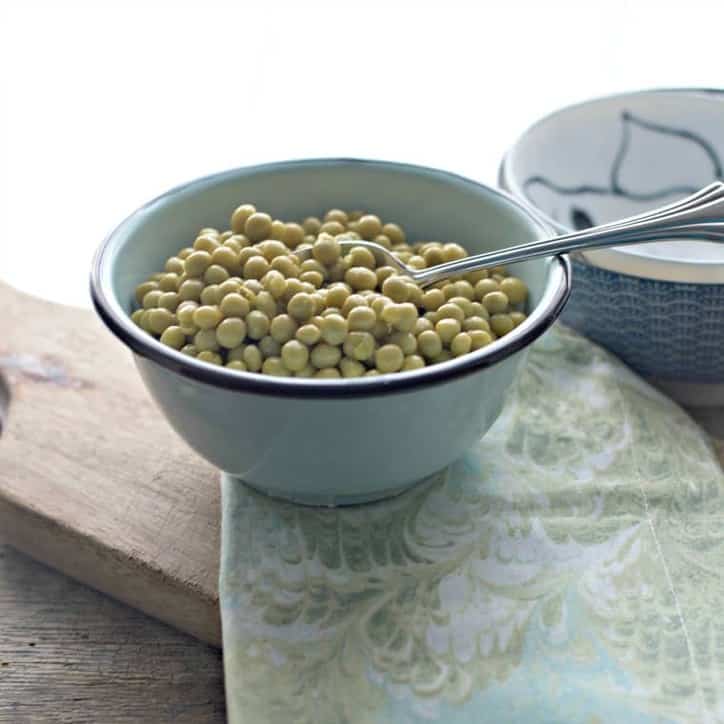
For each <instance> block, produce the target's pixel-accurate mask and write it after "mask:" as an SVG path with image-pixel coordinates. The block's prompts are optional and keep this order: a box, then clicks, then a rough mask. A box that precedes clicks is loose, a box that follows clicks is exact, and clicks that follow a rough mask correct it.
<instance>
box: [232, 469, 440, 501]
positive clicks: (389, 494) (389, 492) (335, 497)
mask: <svg viewBox="0 0 724 724" xmlns="http://www.w3.org/2000/svg"><path fill="white" fill-rule="evenodd" d="M445 470H447V468H445ZM442 472H444V471H438V472H437V473H434V474H433V475H430V476H428V477H426V478H423V479H421V480H414V481H412V482H411V483H406V484H405V485H398V486H394V487H391V488H385V489H382V490H375V491H374V492H372V493H362V494H351V495H344V494H343V495H340V494H335V493H313V492H310V493H290V492H287V491H286V490H279V489H277V488H272V487H260V486H258V485H255V484H253V483H249V482H248V481H246V480H243V479H242V478H239V477H237V476H235V475H230V474H229V473H224V472H222V473H221V475H222V477H223V478H225V479H227V480H232V481H234V482H236V483H240V484H242V485H245V486H246V487H247V488H250V489H251V490H253V491H254V492H256V493H260V494H261V495H266V496H267V497H269V498H274V499H276V500H282V501H285V502H288V503H296V504H298V505H307V506H313V507H324V508H336V507H339V506H346V505H361V504H364V503H374V502H376V501H380V500H385V499H387V498H394V497H396V496H398V495H400V494H402V493H404V492H405V491H406V490H410V488H413V487H415V486H416V485H418V484H420V483H423V482H425V481H426V480H430V479H431V478H433V477H435V476H437V475H440V474H441V473H442Z"/></svg>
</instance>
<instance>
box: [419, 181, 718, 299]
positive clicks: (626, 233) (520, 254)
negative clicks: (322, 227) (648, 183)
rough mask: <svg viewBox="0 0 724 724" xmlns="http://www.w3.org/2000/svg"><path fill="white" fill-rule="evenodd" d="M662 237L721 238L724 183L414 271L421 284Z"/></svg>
mask: <svg viewBox="0 0 724 724" xmlns="http://www.w3.org/2000/svg"><path fill="white" fill-rule="evenodd" d="M662 237H665V238H669V239H671V238H676V239H681V238H689V239H704V240H706V241H724V183H721V182H716V183H713V184H710V185H709V186H707V187H705V188H703V189H702V190H701V191H698V192H697V193H695V194H693V195H691V196H689V197H687V198H685V199H682V200H681V201H679V202H676V203H673V204H669V205H668V206H664V207H660V208H658V209H654V210H653V211H650V212H647V213H644V214H639V215H637V216H632V217H630V218H628V219H623V220H621V221H616V222H612V223H610V224H602V225H600V226H594V227H592V228H590V229H584V230H583V231H576V232H573V233H570V234H564V235H562V236H556V237H553V238H551V239H543V240H539V241H532V242H527V243H525V244H519V245H517V246H513V247H509V248H508V249H501V250H498V251H492V252H487V253H485V254H477V255H475V256H468V257H465V258H464V259H458V260H456V261H451V262H447V263H446V264H440V265H438V266H435V267H431V268H430V269H425V270H422V271H421V272H419V273H417V274H415V278H416V281H418V283H420V284H423V285H429V284H434V283H435V282H438V281H442V280H444V279H447V278H448V277H451V276H458V275H461V274H465V273H466V272H471V271H476V270H478V269H482V268H486V267H493V266H500V265H502V264H512V263H515V262H516V261H522V260H523V259H533V258H536V257H541V256H551V255H554V254H566V253H568V252H572V251H585V250H588V249H599V248H602V247H608V246H625V245H628V244H642V243H648V242H652V241H657V240H660V239H661V238H662Z"/></svg>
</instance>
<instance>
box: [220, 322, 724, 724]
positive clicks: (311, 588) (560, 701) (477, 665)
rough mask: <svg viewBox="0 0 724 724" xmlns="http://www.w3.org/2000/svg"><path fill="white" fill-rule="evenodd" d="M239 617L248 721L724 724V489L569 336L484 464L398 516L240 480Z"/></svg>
mask: <svg viewBox="0 0 724 724" xmlns="http://www.w3.org/2000/svg"><path fill="white" fill-rule="evenodd" d="M431 424H439V422H438V423H435V422H434V421H431ZM221 611H222V617H223V627H224V664H225V671H226V692H227V702H228V710H229V718H230V721H231V722H232V724H240V723H242V722H243V723H245V724H246V723H247V722H248V723H250V724H261V723H264V722H280V723H282V722H283V723H284V724H292V723H293V724H304V723H309V724H328V723H337V722H339V723H340V724H341V723H342V722H345V723H348V724H372V723H373V722H374V723H375V724H377V723H382V722H393V723H394V724H407V723H412V722H415V723H417V722H444V723H445V724H463V723H468V722H469V723H473V722H474V723H475V724H479V723H480V722H495V724H505V723H506V722H555V723H556V724H563V723H566V724H567V723H569V722H570V723H573V722H576V723H578V722H580V723H582V724H583V723H585V724H595V723H598V722H616V723H625V722H635V723H637V724H638V723H643V722H692V723H696V724H700V723H704V722H724V475H723V474H722V472H721V470H720V468H719V466H718V463H717V462H716V459H715V457H714V455H713V452H712V450H711V448H710V446H709V443H708V441H707V438H706V436H705V435H704V434H703V433H702V432H701V431H700V430H699V429H698V427H697V426H696V425H694V423H693V422H691V421H690V419H689V418H688V417H687V416H686V415H685V414H684V413H683V412H682V411H681V410H680V409H679V408H678V407H677V406H675V405H674V404H673V403H672V402H670V401H669V400H667V399H666V398H664V397H663V396H661V395H660V394H659V393H657V392H656V391H654V390H653V389H651V388H650V387H649V386H647V385H645V384H644V383H643V382H641V380H640V379H639V378H637V377H636V376H635V375H633V374H632V373H631V372H629V371H628V370H627V369H626V368H624V367H623V366H622V365H621V364H620V363H619V362H618V361H616V360H615V359H614V358H612V357H611V356H610V355H608V354H607V353H605V352H604V351H602V350H601V349H600V348H598V347H596V346H594V345H593V344H592V343H590V342H588V341H586V340H584V339H583V338H581V337H579V336H577V335H576V334H574V333H573V332H571V331H568V330H566V329H565V328H561V327H559V328H557V329H554V330H553V331H552V332H550V333H549V334H548V335H546V336H545V338H544V339H542V340H540V341H539V342H538V343H537V344H536V345H535V346H534V348H533V349H532V350H531V353H530V356H529V362H528V364H527V366H526V368H525V371H524V372H523V373H522V375H521V376H520V379H519V381H518V384H517V386H516V388H515V389H514V390H513V391H512V392H511V395H510V397H509V399H508V403H507V406H506V409H505V411H504V414H503V415H502V417H501V418H500V419H499V421H498V422H497V423H496V424H495V426H494V427H493V428H492V429H491V430H490V432H489V433H488V434H487V435H486V436H485V438H484V439H483V440H482V441H481V442H480V444H479V445H478V447H477V448H476V449H474V450H471V451H470V453H469V454H468V455H467V457H466V458H464V459H463V460H460V461H459V462H458V463H457V464H455V465H454V466H453V467H452V468H451V469H450V470H449V471H448V472H447V474H445V475H444V476H437V477H435V478H433V479H430V480H427V481H425V482H423V483H421V484H419V485H418V486H416V487H415V488H414V489H412V490H410V491H409V492H407V493H406V494H404V495H402V496H400V497H398V498H395V499H393V500H388V501H385V502H382V503H377V504H372V505H367V506H359V507H354V508H343V509H313V508H303V507H298V506H295V505H292V504H286V503H280V502H277V501H273V500H270V499H268V498H266V497H263V496H260V495H258V494H256V493H253V492H251V491H249V490H248V489H246V488H245V487H244V486H242V485H239V484H235V483H234V482H233V481H230V480H224V481H223V541H222V573H221Z"/></svg>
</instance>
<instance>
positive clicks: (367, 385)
mask: <svg viewBox="0 0 724 724" xmlns="http://www.w3.org/2000/svg"><path fill="white" fill-rule="evenodd" d="M350 163H353V164H358V165H368V166H379V167H382V168H394V169H398V170H409V171H415V172H418V173H420V172H421V173H424V174H427V175H429V176H433V177H434V176H437V177H439V178H442V179H446V180H455V181H457V182H462V183H464V184H466V185H469V186H472V187H474V188H477V189H482V190H483V191H485V192H486V193H490V194H492V195H493V196H498V197H500V198H501V199H503V200H504V201H505V202H506V203H507V204H509V205H511V206H513V207H515V208H516V209H517V210H518V211H519V212H520V213H521V214H523V215H524V216H525V217H526V218H527V219H528V220H529V221H531V222H533V224H534V225H535V226H537V227H538V228H539V229H541V230H542V231H544V232H547V233H553V230H552V229H551V228H550V226H549V225H548V224H546V223H545V222H544V221H543V220H541V219H540V218H539V217H538V216H536V214H534V213H532V212H531V211H530V210H529V209H527V208H526V207H525V205H524V204H521V203H520V202H519V201H518V200H517V199H515V198H513V196H511V195H510V194H508V193H506V192H503V191H500V190H498V189H494V188H491V187H489V186H485V185H484V184H480V183H477V182H476V181H473V180H471V179H468V178H466V177H464V176H460V175H458V174H454V173H450V172H448V171H442V170H439V169H434V168H428V167H426V166H417V165H414V164H406V163H396V162H392V161H376V160H370V159H357V158H314V159H300V160H292V161H278V162H273V163H265V164H256V165H252V166H244V167H240V168H236V169H231V170H228V171H222V172H220V173H214V174H209V175H207V176H203V177H201V178H197V179H194V180H192V181H189V182H187V183H184V184H180V185H179V186H176V187H174V188H172V189H170V190H168V191H166V192H165V193H163V194H161V195H160V196H157V197H156V198H154V199H152V200H151V201H149V202H147V203H146V204H144V205H143V206H141V207H140V208H139V209H137V210H136V211H134V212H133V213H132V214H130V215H129V216H128V217H126V219H124V220H123V221H122V222H121V223H120V224H119V225H118V226H117V227H116V228H115V229H114V230H113V231H111V233H110V234H108V236H107V237H106V238H105V239H104V241H103V242H102V243H101V245H100V247H99V248H98V250H97V251H96V254H95V257H94V259H93V264H92V268H91V275H90V293H91V299H92V301H93V306H94V307H95V309H96V311H97V312H98V314H99V316H100V317H101V319H102V320H103V322H104V323H105V324H106V326H107V327H108V328H109V329H110V331H111V332H113V334H115V335H116V336H117V337H118V338H119V339H120V340H121V341H122V342H124V343H125V344H126V345H127V346H128V347H130V349H131V350H132V351H133V352H134V353H136V354H138V355H140V356H142V357H145V358H147V359H149V360H152V361H153V362H156V363H157V364H159V365H161V366H162V367H165V368H167V369H169V370H172V371H173V372H176V373H178V374H180V375H183V376H184V377H188V378H190V379H192V380H195V381H197V382H202V383H205V384H208V385H212V386H214V387H220V388H225V389H229V390H237V391H244V392H254V393H257V394H261V395H268V396H273V397H302V398H340V397H374V396H379V395H384V394H390V393H398V392H403V391H413V390H414V389H416V388H417V387H420V386H427V385H431V384H439V383H442V382H447V381H449V380H452V379H455V378H457V377H462V376H464V375H467V374H471V373H473V372H475V371H477V370H480V369H483V368H485V367H490V366H492V365H494V364H495V363H496V362H499V361H500V360H503V359H505V358H506V357H510V356H511V355H513V354H514V353H516V352H518V351H520V350H521V349H523V348H524V347H526V346H528V345H529V344H530V343H531V342H533V341H534V340H536V339H537V338H538V337H540V336H541V335H542V334H543V333H544V332H545V331H546V330H547V329H548V328H549V327H550V326H551V325H552V324H553V322H555V321H556V319H557V318H558V316H559V315H560V313H561V311H562V310H563V307H564V306H565V305H566V302H567V301H568V298H569V297H570V294H571V264H570V261H569V259H568V257H567V256H558V257H554V258H553V259H552V260H551V263H553V262H555V263H557V264H558V266H559V270H560V282H559V284H558V286H557V288H556V289H555V290H554V291H553V295H552V299H551V300H550V302H549V304H548V305H547V307H546V308H545V309H543V310H541V314H542V316H541V317H540V319H538V320H536V321H535V323H532V324H528V321H529V320H526V321H525V322H523V323H522V324H521V325H520V326H519V327H517V328H516V329H515V330H513V331H512V332H509V333H508V334H507V335H506V336H505V338H504V344H501V345H500V346H498V345H497V344H496V343H494V344H493V345H490V346H489V347H484V348H483V349H480V350H478V351H477V352H474V353H472V354H468V355H464V356H462V357H458V358H456V359H454V360H450V361H448V362H444V363H442V364H439V365H431V366H429V367H425V368H423V369H421V370H414V371H408V372H405V373H404V374H396V375H381V376H380V377H370V378H358V379H354V380H348V379H341V380H324V381H322V382H320V381H317V380H313V379H312V380H310V379H306V378H285V377H272V376H264V375H261V374H258V373H250V372H238V371H236V370H227V369H225V368H223V367H218V366H215V365H211V364H208V363H206V362H200V361H198V360H196V359H193V358H191V357H187V356H185V355H182V354H181V353H180V352H178V351H176V350H173V349H171V348H170V347H166V346H165V345H162V344H161V343H160V342H159V341H158V340H156V339H155V338H153V337H151V336H150V335H148V334H147V333H146V332H144V331H142V330H141V329H139V328H138V327H137V326H136V325H135V324H134V323H133V322H132V321H131V319H130V317H128V315H125V314H123V315H119V314H117V312H116V311H115V309H113V307H112V306H111V305H110V304H109V302H108V298H107V294H106V291H105V290H104V289H103V285H102V283H101V270H102V267H103V265H104V257H105V255H106V253H107V251H108V249H109V248H110V246H111V242H112V240H113V238H114V236H115V234H116V233H117V232H118V230H119V229H120V228H121V227H122V226H124V225H125V223H126V222H128V221H129V220H130V219H132V218H133V217H134V216H136V215H138V214H139V213H142V212H143V211H144V210H146V209H147V208H148V207H150V206H152V205H153V204H155V203H157V202H158V201H160V200H163V199H164V198H167V197H169V196H172V195H174V194H176V193H179V192H181V191H185V190H187V189H189V188H190V187H192V186H195V185H197V184H201V183H204V182H211V181H219V180H224V179H225V178H227V177H233V176H235V175H237V174H239V172H242V171H243V172H245V173H246V174H252V173H254V172H257V171H270V170H274V169H281V168H288V167H289V166H305V165H310V166H313V165H320V164H329V165H335V164H340V165H342V164H350ZM539 306H540V304H539ZM431 413H432V414H434V412H433V411H431Z"/></svg>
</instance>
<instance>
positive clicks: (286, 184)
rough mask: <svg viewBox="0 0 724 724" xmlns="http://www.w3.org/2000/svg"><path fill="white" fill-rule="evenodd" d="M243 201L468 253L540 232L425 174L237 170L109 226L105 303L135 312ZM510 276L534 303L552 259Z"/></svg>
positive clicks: (369, 166)
mask: <svg viewBox="0 0 724 724" xmlns="http://www.w3.org/2000/svg"><path fill="white" fill-rule="evenodd" d="M242 202H251V203H254V204H255V205H256V206H257V207H258V208H259V209H263V210H265V211H268V212H269V213H270V214H272V215H273V216H275V217H278V218H281V219H284V220H292V219H303V218H304V217H305V216H308V215H310V214H320V213H321V212H323V211H324V210H325V209H328V208H330V207H340V208H345V209H353V208H362V209H368V210H370V211H372V212H374V213H377V214H378V215H379V216H380V217H382V218H383V219H384V220H389V221H393V220H394V221H396V222H399V223H401V224H402V225H403V226H404V228H405V229H406V231H407V234H408V238H410V239H412V240H424V239H427V240H431V239H438V240H444V241H456V242H458V243H461V244H463V245H464V246H466V247H467V248H468V250H469V251H470V252H471V253H475V252H483V251H488V250H491V249H495V248H497V247H500V246H503V245H508V244H511V243H513V242H518V241H526V240H531V239H535V238H540V237H541V236H542V235H543V234H544V233H545V230H544V228H543V227H542V226H541V225H540V224H539V223H538V222H537V221H536V220H535V219H534V218H533V217H532V216H530V215H528V214H527V213H526V212H525V211H524V210H522V209H521V208H520V207H518V206H517V205H515V204H514V203H511V201H510V200H509V199H508V198H506V197H505V196H503V195H501V194H499V193H498V192H496V191H494V190H492V189H488V188H486V187H484V186H480V185H478V184H475V183H473V182H470V181H468V180H466V179H463V178H459V177H456V176H453V175H451V174H447V173H444V172H439V171H434V170H430V169H422V168H419V167H410V166H405V165H400V164H388V163H382V162H367V161H346V160H320V161H300V162H287V163H280V164H270V165H265V166H260V167H251V168H245V169H238V170H234V171H229V172H226V173H222V174H217V175H215V176H211V177H208V178H205V179H201V180H198V181H194V182H191V183H190V184H187V185H185V186H181V187H179V188H177V189H175V190H173V191H171V192H169V193H167V194H164V195H163V196H161V197H159V198H158V199H156V200H155V201H152V202H150V203H149V204H148V205H146V206H145V207H143V208H142V209H141V210H140V211H139V212H137V213H135V214H133V215H132V216H131V217H129V218H128V219H127V220H126V221H124V222H123V223H122V224H121V225H120V227H118V229H116V231H115V232H114V233H113V234H112V236H111V238H110V240H109V242H108V244H107V247H106V249H105V251H104V253H103V256H102V259H101V263H100V282H101V285H102V287H103V288H104V289H106V290H108V289H110V290H111V292H112V293H111V294H110V295H108V297H109V298H108V303H109V304H110V305H111V306H113V307H114V308H115V311H116V312H117V313H120V315H121V316H122V317H124V316H125V315H126V314H127V313H128V312H129V311H130V310H131V309H132V304H133V292H134V288H135V286H136V285H137V284H138V283H139V282H141V281H142V280H144V279H145V278H146V277H147V276H148V275H149V274H150V273H152V272H153V271H156V270H159V269H162V268H163V264H164V262H165V260H166V259H167V258H168V257H169V256H171V255H172V254H174V253H175V252H176V251H178V250H179V249H180V248H182V247H184V246H187V245H189V244H190V243H191V241H192V240H193V239H194V237H195V235H196V233H198V230H199V229H200V228H202V227H204V226H214V227H216V228H227V227H228V224H229V215H230V213H231V211H232V210H233V209H234V208H235V207H236V206H237V205H238V204H240V203H242ZM514 273H515V274H517V275H519V276H520V277H522V278H523V279H524V280H525V281H526V283H527V284H528V286H529V288H530V292H531V301H532V305H531V307H535V306H536V305H538V304H539V302H541V300H543V299H544V298H546V295H549V294H550V293H551V288H550V287H551V280H550V263H549V261H547V260H532V261H528V262H523V263H521V264H518V265H516V267H515V270H514ZM535 317H536V313H535V312H534V313H533V314H531V318H530V319H529V320H528V322H529V323H531V324H533V323H534V322H535ZM126 322H127V326H128V327H129V329H134V327H133V325H132V323H131V322H130V321H128V320H126ZM524 324H526V323H524ZM522 326H523V325H521V327H522ZM137 333H138V332H137V331H134V334H137ZM502 342H503V340H501V343H502ZM153 343H154V344H159V343H156V342H155V341H154V342H153ZM495 344H498V343H497V342H496V343H495ZM159 346H160V345H159ZM491 346H492V345H491ZM164 349H165V350H166V351H167V352H169V353H170V354H178V353H174V352H172V351H169V350H168V348H164ZM483 351H484V350H480V352H483ZM475 354H478V353H475ZM185 360H186V361H188V358H185ZM198 364H201V363H198ZM445 364H450V363H445Z"/></svg>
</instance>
